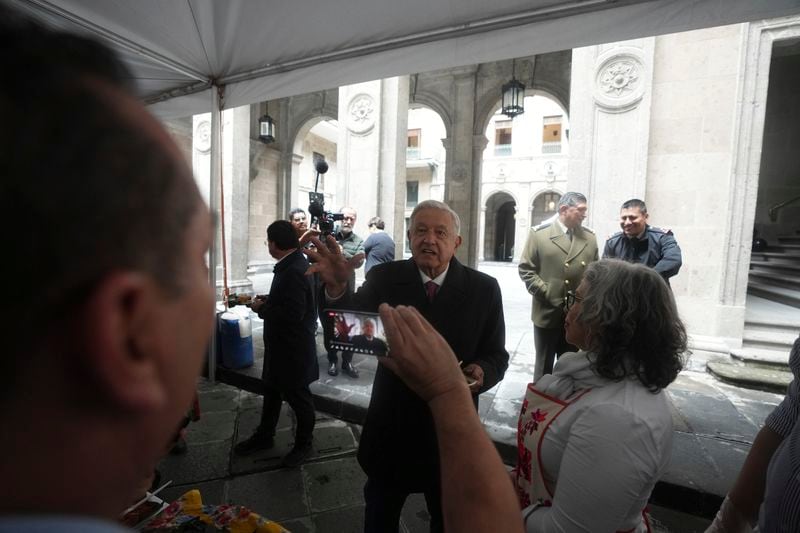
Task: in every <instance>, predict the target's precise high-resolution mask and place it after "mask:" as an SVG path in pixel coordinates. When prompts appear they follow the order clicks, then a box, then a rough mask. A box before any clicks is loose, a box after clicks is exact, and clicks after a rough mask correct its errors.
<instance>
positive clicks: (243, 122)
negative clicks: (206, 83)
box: [192, 106, 252, 295]
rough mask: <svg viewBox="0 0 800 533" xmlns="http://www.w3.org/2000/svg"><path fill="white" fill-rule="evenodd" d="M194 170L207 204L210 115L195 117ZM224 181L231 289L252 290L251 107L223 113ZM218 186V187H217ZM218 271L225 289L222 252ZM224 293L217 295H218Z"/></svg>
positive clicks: (226, 236)
mask: <svg viewBox="0 0 800 533" xmlns="http://www.w3.org/2000/svg"><path fill="white" fill-rule="evenodd" d="M193 126H194V150H193V152H192V168H193V171H194V175H195V179H196V180H197V184H198V186H199V188H200V191H201V193H202V194H203V198H204V199H205V200H206V202H208V201H209V199H210V190H209V178H210V175H211V153H210V150H211V114H210V113H205V114H202V115H195V116H194V118H193ZM222 180H223V192H224V195H223V200H224V204H225V218H224V223H225V245H226V250H225V251H226V255H225V257H226V260H227V269H228V287H229V288H230V290H231V292H243V291H249V290H252V283H251V282H250V280H248V279H247V257H248V252H249V247H250V246H249V242H248V236H249V225H250V220H249V204H250V107H249V106H243V107H238V108H235V109H228V110H225V111H224V112H223V113H222ZM218 186H219V185H217V187H218ZM219 252H220V255H219V257H220V262H219V264H217V265H216V268H217V289H218V291H221V287H222V286H223V281H222V280H223V272H222V259H221V258H222V255H221V254H222V250H221V248H220V250H219ZM219 294H221V293H220V292H218V295H219Z"/></svg>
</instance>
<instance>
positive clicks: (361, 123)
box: [347, 93, 375, 135]
mask: <svg viewBox="0 0 800 533" xmlns="http://www.w3.org/2000/svg"><path fill="white" fill-rule="evenodd" d="M347 118H348V120H347V129H349V130H350V131H351V132H352V133H355V134H357V135H363V134H365V133H368V132H369V131H370V130H371V129H372V128H373V127H374V126H375V100H374V99H373V98H372V96H370V95H368V94H363V93H362V94H357V95H355V96H354V97H353V99H352V100H350V105H348V106H347Z"/></svg>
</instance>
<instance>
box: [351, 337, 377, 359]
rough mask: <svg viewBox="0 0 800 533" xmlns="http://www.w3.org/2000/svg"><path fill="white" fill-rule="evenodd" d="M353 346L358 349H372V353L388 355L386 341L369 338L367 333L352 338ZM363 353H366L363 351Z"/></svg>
mask: <svg viewBox="0 0 800 533" xmlns="http://www.w3.org/2000/svg"><path fill="white" fill-rule="evenodd" d="M351 342H352V343H353V348H355V349H356V350H372V351H371V352H367V353H369V354H370V355H386V343H385V342H383V341H382V340H381V339H378V338H376V337H373V338H372V340H369V339H368V338H367V336H366V335H356V336H355V337H353V338H352V340H351ZM361 353H364V352H363V351H362V352H361Z"/></svg>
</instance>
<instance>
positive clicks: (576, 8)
mask: <svg viewBox="0 0 800 533" xmlns="http://www.w3.org/2000/svg"><path fill="white" fill-rule="evenodd" d="M652 1H654V0H576V1H572V2H568V3H562V4H554V5H550V6H547V7H543V8H538V9H534V10H530V11H525V12H522V13H515V14H513V15H503V16H499V17H491V18H487V19H484V20H479V21H473V22H467V23H462V24H457V25H454V26H448V27H444V28H438V29H435V30H428V31H425V32H419V33H413V34H409V35H405V36H402V37H395V38H392V39H386V40H383V41H378V42H374V43H370V44H364V45H359V46H353V47H349V48H344V49H342V50H337V51H333V52H326V53H324V54H318V55H315V56H311V57H305V58H301V59H295V60H291V61H286V62H283V63H276V64H271V65H267V66H264V67H258V68H255V69H251V70H247V71H243V72H239V73H235V74H230V75H228V76H223V77H221V78H218V79H216V80H215V81H214V83H215V84H217V85H226V84H230V83H237V82H242V81H248V80H252V79H256V78H262V77H266V76H270V75H273V74H280V73H283V72H289V71H292V70H298V69H301V68H308V67H313V66H316V65H319V64H322V63H327V62H331V61H340V60H344V59H352V58H356V57H362V56H365V55H369V54H375V53H379V52H385V51H390V50H395V49H397V48H402V47H406V46H412V45H418V44H425V43H430V42H435V41H440V40H444V39H453V38H458V37H464V36H468V35H474V34H477V33H486V32H489V31H496V30H501V29H506V28H511V27H515V26H525V25H527V24H532V23H535V22H541V21H543V20H547V19H552V18H559V17H567V16H572V15H579V14H583V13H588V12H592V11H600V10H603V9H609V8H611V7H620V6H622V5H632V4H642V3H648V2H652ZM193 85H195V86H193ZM193 85H186V86H184V87H181V88H178V89H172V90H169V91H164V92H162V93H159V94H157V95H153V96H152V97H150V98H147V99H145V103H146V104H148V105H149V104H153V103H157V102H162V101H164V100H169V99H170V98H173V97H174V96H187V95H190V94H194V93H197V92H200V91H203V90H205V89H207V88H208V85H206V86H205V87H199V86H196V84H193ZM176 91H178V92H179V93H178V94H176Z"/></svg>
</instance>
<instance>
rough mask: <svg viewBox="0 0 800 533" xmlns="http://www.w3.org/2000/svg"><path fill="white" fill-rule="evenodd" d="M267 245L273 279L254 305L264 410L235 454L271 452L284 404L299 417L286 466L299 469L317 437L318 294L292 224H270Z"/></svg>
mask: <svg viewBox="0 0 800 533" xmlns="http://www.w3.org/2000/svg"><path fill="white" fill-rule="evenodd" d="M267 246H268V248H269V253H270V255H272V257H274V258H275V259H277V260H278V263H277V264H276V265H275V276H274V277H273V278H272V286H271V287H270V291H269V296H267V297H256V299H255V300H254V301H253V304H252V306H251V308H252V309H253V311H255V312H256V313H258V316H259V317H261V318H262V319H264V371H263V379H264V409H263V411H262V412H261V424H260V425H259V426H258V428H257V429H256V432H255V433H254V434H253V435H252V436H251V437H250V438H248V439H247V440H245V441H243V442H240V443H239V444H237V445H236V446H235V448H234V451H235V452H236V453H237V454H239V455H249V454H251V453H254V452H257V451H259V450H265V449H268V448H272V446H274V440H273V437H274V435H275V426H276V425H277V424H278V418H279V417H280V413H281V405H282V404H283V400H286V402H287V403H288V404H289V406H290V407H291V408H292V410H294V414H295V417H296V418H297V430H296V433H295V439H294V447H293V448H292V450H291V451H290V452H289V453H288V454H287V455H286V456H285V457H284V458H283V460H282V464H283V465H284V466H297V465H299V464H301V463H302V462H303V461H304V460H305V459H306V458H307V457H308V456H309V455H310V453H311V450H312V447H311V440H312V435H313V432H314V418H315V413H314V401H313V398H312V396H311V391H310V390H309V388H308V386H309V384H310V383H312V382H314V381H316V380H317V379H318V378H319V365H318V363H317V344H316V339H315V338H314V331H315V329H316V322H317V314H316V309H315V306H314V291H313V287H312V282H311V278H310V277H307V276H306V275H305V272H306V270H307V269H308V260H307V259H306V258H305V256H304V255H303V253H302V252H301V251H300V250H299V248H298V246H299V242H298V240H297V234H296V233H295V229H294V227H293V226H292V224H291V223H290V222H288V221H286V220H278V221H276V222H273V223H272V224H270V225H269V227H268V228H267Z"/></svg>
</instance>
